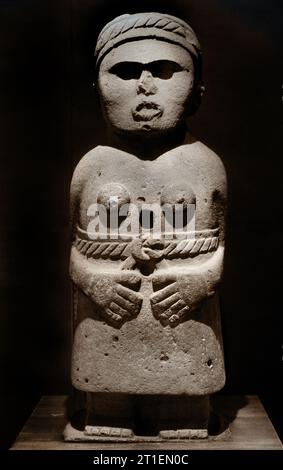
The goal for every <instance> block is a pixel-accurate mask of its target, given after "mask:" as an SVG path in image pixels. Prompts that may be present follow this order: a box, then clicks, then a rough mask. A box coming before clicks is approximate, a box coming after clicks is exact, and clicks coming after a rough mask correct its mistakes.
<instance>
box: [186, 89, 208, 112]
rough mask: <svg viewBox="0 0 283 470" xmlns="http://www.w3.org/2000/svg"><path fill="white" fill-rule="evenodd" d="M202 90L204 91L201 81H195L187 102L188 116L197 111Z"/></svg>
mask: <svg viewBox="0 0 283 470" xmlns="http://www.w3.org/2000/svg"><path fill="white" fill-rule="evenodd" d="M204 92H205V86H204V84H203V83H202V82H201V83H197V84H196V85H195V87H194V92H193V96H192V98H191V100H190V104H189V112H188V114H189V116H192V115H193V114H195V113H196V112H197V110H198V108H199V106H200V104H201V99H202V96H203V94H204Z"/></svg>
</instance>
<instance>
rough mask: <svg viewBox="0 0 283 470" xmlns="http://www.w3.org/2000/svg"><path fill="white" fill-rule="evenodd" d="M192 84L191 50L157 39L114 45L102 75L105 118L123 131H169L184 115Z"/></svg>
mask: <svg viewBox="0 0 283 470" xmlns="http://www.w3.org/2000/svg"><path fill="white" fill-rule="evenodd" d="M193 84H194V66H193V61H192V58H191V56H190V54H189V52H187V51H186V50H185V49H183V48H182V47H180V46H178V45H175V44H170V43H167V42H164V41H160V40H156V39H154V40H153V39H144V40H140V41H133V42H127V43H124V44H122V45H120V46H118V47H117V48H114V49H112V50H111V52H109V53H108V54H107V55H106V56H105V58H104V59H103V60H102V63H101V65H100V70H99V75H98V87H99V93H100V99H101V104H102V108H103V112H104V115H105V118H106V120H107V121H108V122H109V124H110V125H111V127H112V128H113V129H114V131H116V132H120V133H121V132H124V133H133V134H135V133H136V134H137V133H144V134H145V133H151V132H153V133H165V132H167V131H168V130H172V129H174V128H175V127H177V126H178V124H180V123H181V122H182V120H183V119H184V117H185V115H186V110H187V107H188V103H189V100H190V98H191V96H192V92H193Z"/></svg>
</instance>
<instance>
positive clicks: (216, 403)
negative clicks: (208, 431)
mask: <svg viewBox="0 0 283 470" xmlns="http://www.w3.org/2000/svg"><path fill="white" fill-rule="evenodd" d="M67 400H68V399H67V397H66V396H43V397H42V398H41V400H40V402H39V403H38V405H37V406H36V408H35V409H34V412H33V413H32V415H31V416H30V418H29V419H28V421H27V423H26V425H25V426H24V428H23V430H22V431H21V433H20V434H19V436H18V438H17V440H16V442H15V443H14V445H13V446H12V448H11V450H136V449H147V450H159V449H160V450H163V449H164V450H165V449H172V448H174V450H187V449H188V450H280V449H281V450H282V444H281V442H280V440H279V438H278V436H277V434H276V432H275V430H274V428H273V426H272V424H271V422H270V420H269V418H268V416H267V414H266V412H265V410H264V408H263V406H262V404H261V402H260V401H259V399H258V397H257V396H215V397H213V409H214V412H215V415H216V416H217V415H218V416H219V415H220V416H221V419H222V422H223V423H224V424H225V427H226V429H225V430H224V431H223V430H222V432H221V433H220V434H217V433H216V434H215V435H210V436H209V437H208V438H207V439H203V440H195V439H191V440H189V439H188V440H186V441H182V442H180V441H179V442H177V441H176V442H172V441H171V442H170V441H169V442H156V443H155V442H135V443H126V442H125V443H122V442H121V443H117V442H115V443H110V442H109V443H105V442H91V443H80V442H78V443H76V442H72V443H69V442H64V440H63V431H64V428H65V426H66V423H67V418H66V417H65V410H66V407H67V406H66V405H67Z"/></svg>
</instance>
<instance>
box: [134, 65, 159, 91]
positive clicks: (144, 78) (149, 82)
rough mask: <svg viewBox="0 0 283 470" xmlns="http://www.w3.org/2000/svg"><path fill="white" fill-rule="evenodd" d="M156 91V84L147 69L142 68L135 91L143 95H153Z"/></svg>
mask: <svg viewBox="0 0 283 470" xmlns="http://www.w3.org/2000/svg"><path fill="white" fill-rule="evenodd" d="M156 92H157V86H156V85H155V83H154V78H153V76H152V74H151V73H150V71H149V70H143V71H142V74H141V76H140V78H139V81H138V86H137V93H138V94H140V93H143V94H144V95H146V96H147V95H154V94H155V93H156Z"/></svg>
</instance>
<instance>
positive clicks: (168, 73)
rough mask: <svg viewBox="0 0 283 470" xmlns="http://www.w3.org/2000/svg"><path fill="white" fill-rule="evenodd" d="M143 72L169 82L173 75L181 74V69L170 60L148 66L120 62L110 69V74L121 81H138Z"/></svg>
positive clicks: (159, 61) (158, 61) (157, 61)
mask: <svg viewBox="0 0 283 470" xmlns="http://www.w3.org/2000/svg"><path fill="white" fill-rule="evenodd" d="M143 70H147V71H148V72H150V73H151V75H152V76H153V77H156V78H160V79H162V80H169V79H170V78H172V76H173V75H174V73H176V72H181V71H182V70H183V68H182V67H181V66H180V65H179V64H177V63H176V62H174V61H172V60H156V61H154V62H149V63H148V64H142V63H140V62H120V63H119V64H116V65H113V67H111V69H110V73H112V74H114V75H117V77H119V78H121V79H122V80H138V79H139V78H140V76H141V74H142V72H143Z"/></svg>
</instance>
